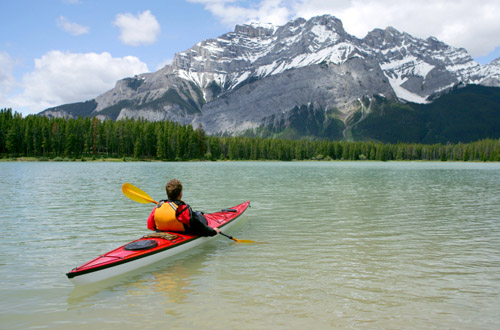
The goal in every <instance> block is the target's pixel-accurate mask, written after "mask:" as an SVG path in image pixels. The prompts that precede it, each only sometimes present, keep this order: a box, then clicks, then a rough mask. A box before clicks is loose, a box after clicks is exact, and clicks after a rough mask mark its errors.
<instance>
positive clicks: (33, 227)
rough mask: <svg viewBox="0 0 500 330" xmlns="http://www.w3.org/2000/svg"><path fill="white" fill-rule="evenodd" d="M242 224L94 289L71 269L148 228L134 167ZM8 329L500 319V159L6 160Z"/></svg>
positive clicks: (2, 185) (160, 188) (144, 181)
mask: <svg viewBox="0 0 500 330" xmlns="http://www.w3.org/2000/svg"><path fill="white" fill-rule="evenodd" d="M174 177H175V178H178V179H180V180H182V181H183V184H184V200H185V201H186V202H188V203H190V204H191V205H192V206H193V208H194V209H196V210H202V211H205V212H213V211H217V210H220V209H221V208H226V207H230V206H233V205H236V204H239V203H240V202H243V201H245V200H247V199H250V200H251V202H252V206H251V208H250V209H249V210H248V211H247V212H246V215H245V220H244V221H243V222H242V224H241V225H239V226H238V227H237V228H235V229H234V230H232V232H230V233H231V234H233V235H234V236H235V237H236V238H239V239H250V240H255V241H265V242H268V243H269V244H238V243H235V242H233V241H231V240H229V239H227V238H224V237H219V238H217V239H215V240H213V241H211V242H209V243H207V245H204V246H202V247H200V248H197V249H195V250H193V251H190V252H187V253H186V254H183V255H180V256H178V257H175V258H174V259H169V260H165V261H163V262H159V263H157V264H155V265H153V266H149V267H147V268H144V269H142V270H140V271H138V272H134V273H132V274H130V275H126V276H121V277H118V278H116V279H114V280H110V281H107V282H105V283H102V284H98V285H91V286H89V287H86V288H85V289H83V290H82V289H80V288H74V287H73V285H72V284H71V282H69V280H68V279H67V278H66V276H65V273H66V272H68V271H69V270H71V269H72V268H74V267H76V266H78V265H80V264H82V263H84V262H86V261H88V260H90V259H92V258H94V257H96V256H97V255H99V254H101V253H104V252H106V251H108V250H111V249H113V248H115V247H117V246H119V245H122V244H124V243H127V242H129V241H131V240H133V239H136V238H138V237H140V236H142V235H143V234H145V233H147V229H146V219H147V217H148V215H149V212H150V210H151V209H152V204H151V205H145V204H138V203H135V202H133V201H131V200H129V199H127V198H126V197H125V196H123V195H122V193H121V185H122V184H123V183H124V182H131V183H133V184H134V185H136V186H138V187H140V188H141V189H143V190H144V191H146V192H148V193H149V194H150V195H151V196H152V197H153V198H154V199H156V200H159V199H163V198H164V196H165V193H164V185H165V182H166V181H167V180H168V179H170V178H174ZM0 189H1V194H2V198H1V199H0V210H1V213H0V225H1V249H0V290H1V291H0V292H1V297H2V298H1V301H0V328H1V329H39V328H49V329H68V328H72V329H92V328H93V329H157V328H162V329H166V328H172V329H332V328H333V329H430V328H432V329H498V328H500V316H499V315H500V164H498V163H494V164H493V163H484V164H483V163H426V162H418V163H411V162H393V163H392V162H390V163H382V162H380V163H378V162H287V163H281V162H199V163H162V162H153V163H147V162H134V163H131V162H119V163H111V162H92V163H85V162H84V163H81V162H61V163H59V162H50V163H49V162H32V163H30V162H28V163H23V162H2V163H0Z"/></svg>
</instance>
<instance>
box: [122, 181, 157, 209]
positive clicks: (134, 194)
mask: <svg viewBox="0 0 500 330" xmlns="http://www.w3.org/2000/svg"><path fill="white" fill-rule="evenodd" d="M122 192H123V194H124V195H125V196H127V197H128V198H130V199H131V200H133V201H136V202H138V203H143V204H147V203H155V204H158V202H157V201H155V200H154V199H152V198H151V196H149V195H148V194H147V193H145V192H144V191H142V190H141V189H139V188H137V187H136V186H134V185H133V184H131V183H128V182H127V183H124V184H123V186H122Z"/></svg>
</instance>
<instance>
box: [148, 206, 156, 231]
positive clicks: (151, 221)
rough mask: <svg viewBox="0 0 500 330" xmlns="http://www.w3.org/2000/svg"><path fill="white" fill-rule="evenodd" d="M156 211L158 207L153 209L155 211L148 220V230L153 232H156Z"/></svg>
mask: <svg viewBox="0 0 500 330" xmlns="http://www.w3.org/2000/svg"><path fill="white" fill-rule="evenodd" d="M155 210H156V207H155V208H154V209H153V211H151V214H150V215H149V218H148V229H151V230H153V231H155V230H156V223H155Z"/></svg>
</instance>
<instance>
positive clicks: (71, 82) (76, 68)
mask: <svg viewBox="0 0 500 330" xmlns="http://www.w3.org/2000/svg"><path fill="white" fill-rule="evenodd" d="M148 71H149V70H148V67H147V65H146V64H144V63H142V62H141V61H140V60H139V59H138V58H136V57H133V56H126V57H123V58H113V57H112V56H111V54H109V53H106V52H104V53H101V54H96V53H86V54H75V53H63V52H60V51H50V52H48V53H46V54H45V55H44V56H42V58H39V59H35V68H34V70H33V71H32V72H30V73H27V74H25V75H24V77H23V79H22V83H21V87H22V88H23V90H24V91H23V92H22V93H21V94H18V95H14V96H12V97H11V98H10V100H9V101H10V105H9V106H10V107H12V108H13V109H15V110H18V108H22V109H23V110H22V112H23V113H24V114H27V113H37V112H40V111H42V110H44V109H46V108H49V107H53V106H57V105H61V104H65V103H73V102H81V101H85V100H89V99H93V98H95V97H96V96H98V95H99V94H102V93H104V92H105V91H107V90H109V89H111V88H113V87H114V85H115V83H116V81H117V80H119V79H122V78H125V77H130V76H133V75H136V74H139V73H144V72H148Z"/></svg>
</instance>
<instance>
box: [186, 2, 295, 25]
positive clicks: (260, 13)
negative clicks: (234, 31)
mask: <svg viewBox="0 0 500 330" xmlns="http://www.w3.org/2000/svg"><path fill="white" fill-rule="evenodd" d="M187 1H188V2H192V3H200V4H203V5H204V6H205V9H207V10H208V11H210V12H211V13H212V14H213V15H214V16H215V17H216V18H218V19H219V20H220V21H221V22H222V23H223V24H224V25H227V26H228V27H231V28H232V27H234V25H236V24H244V23H251V22H263V23H272V24H275V25H281V24H284V23H286V22H287V21H288V20H289V19H290V17H291V16H292V13H291V12H290V10H289V9H288V8H287V6H286V5H285V4H284V3H285V2H286V1H281V0H267V1H260V2H259V3H258V4H253V5H252V4H251V5H250V6H249V7H245V6H243V5H242V4H241V3H242V1H236V0H187ZM245 3H246V2H245Z"/></svg>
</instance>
